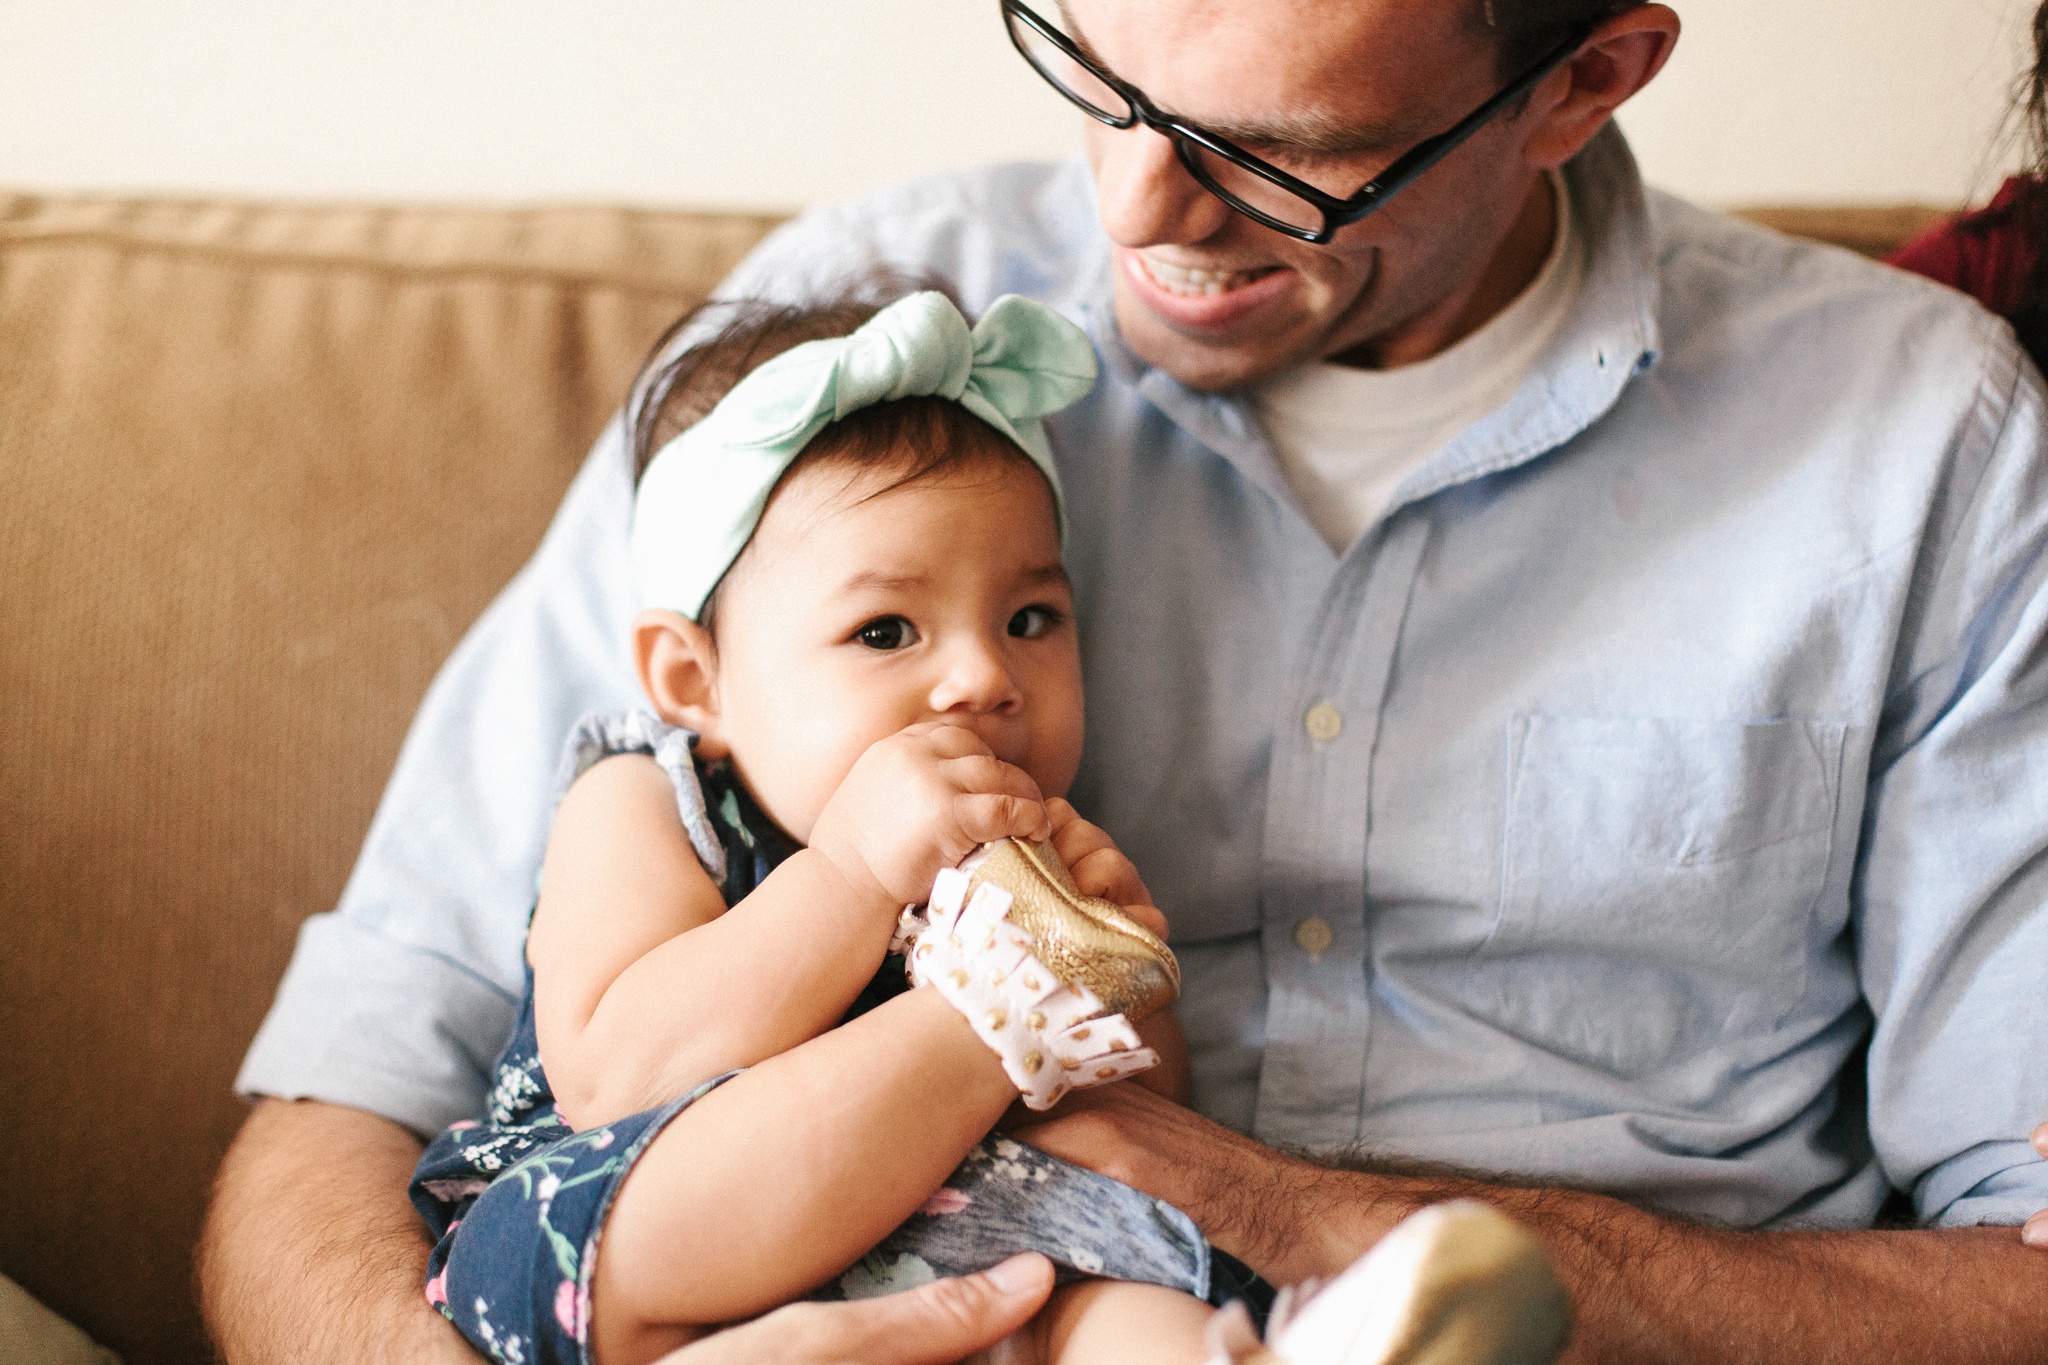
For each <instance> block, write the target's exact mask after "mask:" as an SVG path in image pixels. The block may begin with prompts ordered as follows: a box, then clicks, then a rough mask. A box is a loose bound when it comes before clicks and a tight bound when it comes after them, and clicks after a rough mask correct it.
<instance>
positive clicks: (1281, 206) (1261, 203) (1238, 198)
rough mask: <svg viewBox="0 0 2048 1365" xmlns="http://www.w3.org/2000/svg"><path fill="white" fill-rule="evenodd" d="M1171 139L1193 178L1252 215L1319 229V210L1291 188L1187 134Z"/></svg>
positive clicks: (1320, 217)
mask: <svg viewBox="0 0 2048 1365" xmlns="http://www.w3.org/2000/svg"><path fill="white" fill-rule="evenodd" d="M1174 140H1175V141H1176V142H1178V143H1179V144H1180V146H1181V155H1182V156H1184V157H1187V158H1189V159H1190V160H1191V161H1192V162H1193V163H1194V171H1195V176H1196V178H1197V179H1199V180H1201V181H1203V182H1204V183H1206V184H1207V185H1208V186H1209V188H1210V189H1212V190H1214V191H1215V192H1216V193H1217V194H1218V195H1220V196H1221V197H1222V198H1224V199H1227V200H1230V201H1232V202H1233V203H1235V204H1236V205H1237V206H1238V207H1240V208H1242V209H1245V210H1246V211H1248V212H1249V213H1251V214H1252V216H1253V217H1258V218H1265V219H1267V220H1268V221H1270V222H1274V223H1278V224H1281V225H1283V226H1286V227H1290V228H1295V229H1298V230H1299V231H1302V232H1319V231H1321V230H1322V226H1323V211H1322V210H1321V209H1319V208H1317V207H1316V206H1315V205H1314V204H1311V203H1309V202H1308V201H1307V200H1306V199H1303V198H1302V197H1301V196H1299V195H1297V194H1295V193H1294V192H1293V191H1292V190H1285V189H1282V188H1281V187H1280V186H1278V185H1276V184H1274V183H1273V182H1272V181H1271V180H1268V179H1266V177H1264V176H1262V175H1259V174H1258V173H1257V172H1255V171H1251V170H1247V169H1246V168H1245V167H1243V166H1240V165H1238V164H1237V163H1236V162H1235V161H1232V160H1230V159H1229V158H1227V157H1224V156H1221V155H1218V154H1217V153H1215V152H1212V151H1210V150H1209V149H1208V148H1207V147H1204V146H1203V145H1202V144H1201V143H1199V142H1194V141H1191V140H1189V139H1187V138H1176V139H1174Z"/></svg>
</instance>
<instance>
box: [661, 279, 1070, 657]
mask: <svg viewBox="0 0 2048 1365" xmlns="http://www.w3.org/2000/svg"><path fill="white" fill-rule="evenodd" d="M1094 385H1095V350H1094V347H1092V346H1091V345H1090V344H1089V341H1088V334H1087V333H1085V332H1083V331H1082V330H1081V329H1080V328H1079V327H1076V326H1075V325H1074V324H1073V323H1071V322H1069V321H1067V320H1066V319H1065V318H1063V317H1061V316H1060V315H1059V314H1058V313H1055V312H1054V311H1053V310H1052V309H1050V308H1047V307H1046V306H1045V305H1044V304H1041V303H1033V302H1032V301H1031V300H1029V299H1025V298H1019V297H1018V296H1016V295H1015V294H1005V295H1004V296H1003V297H1002V298H999V299H997V300H996V301H995V302H994V303H993V304H991V305H989V310H988V312H987V313H986V314H984V315H983V316H982V319H981V321H980V322H978V323H976V324H975V325H974V327H973V328H972V329H971V330H970V329H969V328H968V326H967V319H965V318H963V317H962V316H960V310H959V309H957V308H955V307H954V306H953V304H952V301H951V300H949V299H948V298H947V297H946V296H945V295H944V294H937V293H923V294H912V295H911V296H910V297H909V298H907V299H903V300H900V301H899V302H897V303H893V304H891V305H890V306H889V307H887V308H885V309H883V310H882V311H881V312H880V313H877V314H876V315H875V316H874V317H873V318H872V319H871V320H869V321H868V322H867V324H866V325H864V326H863V327H861V328H860V329H859V330H858V331H856V332H854V333H853V334H852V335H851V336H845V337H835V338H832V339H830V340H826V341H807V342H805V343H804V344H803V345H801V346H795V347H792V348H791V349H789V350H787V351H784V352H783V353H782V354H781V355H779V356H776V357H775V358H774V359H773V360H770V361H768V362H767V363H766V364H764V365H762V366H761V367H760V368H759V369H757V370H755V371H754V372H753V373H751V374H749V375H748V376H747V377H746V378H744V379H742V380H741V381H740V382H739V383H738V384H736V385H734V386H733V389H732V392H730V393H728V394H726V396H725V397H724V398H722V399H721V400H719V403H718V406H717V407H715V408H713V409H712V410H711V411H710V412H709V413H708V414H706V415H705V416H704V418H703V419H702V420H700V421H699V422H697V423H696V424H695V425H694V426H691V427H690V428H688V429H687V430H685V431H684V432H683V433H682V434H681V435H680V436H678V437H676V438H675V439H674V440H673V441H670V442H669V443H668V444H667V445H665V446H663V447H662V448H661V449H660V450H658V451H656V452H655V455H654V458H653V459H652V460H650V461H648V464H647V469H646V472H645V473H643V474H642V475H641V477H640V490H639V492H638V493H637V494H635V496H634V499H633V538H632V552H633V573H634V578H635V580H636V582H637V583H638V585H639V589H640V601H641V603H642V605H644V606H650V607H667V608H670V609H671V610H674V611H679V612H681V613H682V614H683V615H685V616H688V617H690V618H691V619H693V620H694V619H696V617H697V615H698V614H699V613H700V612H701V611H703V609H704V602H705V599H706V598H708V597H710V596H711V590H712V589H713V588H715V587H717V586H718V580H719V579H721V578H723V577H724V576H725V571H726V570H727V569H729V568H731V567H732V562H733V561H734V560H735V559H737V558H739V554H740V551H741V550H743V549H745V548H746V545H747V541H748V540H750V539H752V538H753V534H754V528H755V527H757V526H758V525H760V523H761V514H762V513H763V512H764V511H765V510H766V509H767V506H768V495H769V494H770V493H772V492H773V491H774V490H775V484H776V481H777V480H779V479H780V478H781V477H782V473H783V471H784V470H786V469H788V468H789V466H790V463H791V462H792V461H794V460H795V459H796V457H797V456H798V455H800V454H801V453H802V452H803V449H804V447H805V446H807V445H809V444H810V443H811V440H812V439H813V438H814V437H816V436H817V434H818V433H819V432H820V431H823V430H824V429H825V427H826V426H827V425H828V424H830V423H832V422H835V421H838V420H839V419H840V418H842V417H845V416H847V415H848V414H849V413H853V412H857V411H859V410H860V409H862V408H865V407H871V406H873V405H874V404H876V403H886V402H888V401H890V400H891V399H897V398H916V397H921V396H924V395H932V396H935V397H939V398H949V399H951V400H953V401H954V402H956V403H958V404H959V405H960V406H961V407H963V408H966V409H967V410H968V411H969V412H971V413H973V414H974V415H975V416H976V417H979V418H980V419H981V420H982V421H984V422H986V423H988V424H989V425H990V426H992V427H994V428H995V429H996V430H997V431H999V432H1001V433H1002V434H1003V435H1005V436H1007V437H1009V438H1010V439H1011V440H1013V441H1015V442H1016V443H1017V444H1018V445H1019V446H1020V447H1022V449H1023V451H1024V453H1025V454H1026V455H1029V456H1030V457H1031V462H1032V463H1033V464H1035V465H1037V466H1038V468H1039V470H1040V471H1041V472H1042V473H1043V474H1044V475H1045V478H1046V482H1047V483H1049V484H1051V485H1052V494H1053V505H1054V506H1055V507H1056V508H1057V509H1058V511H1059V518H1060V535H1061V538H1062V539H1064V538H1065V535H1066V505H1065V503H1064V501H1063V499H1062V495H1061V493H1060V481H1059V475H1058V474H1056V473H1055V472H1054V471H1053V465H1052V448H1051V447H1050V446H1049V445H1047V444H1046V439H1045V431H1044V428H1043V427H1041V426H1040V424H1039V419H1040V418H1041V417H1045V416H1048V415H1050V414H1052V413H1055V412H1058V411H1060V409H1062V408H1065V407H1068V406H1070V405H1071V404H1073V403H1075V402H1078V401H1079V400H1080V399H1081V398H1082V397H1083V396H1084V395H1086V394H1087V392H1088V390H1089V389H1091V388H1093V387H1094Z"/></svg>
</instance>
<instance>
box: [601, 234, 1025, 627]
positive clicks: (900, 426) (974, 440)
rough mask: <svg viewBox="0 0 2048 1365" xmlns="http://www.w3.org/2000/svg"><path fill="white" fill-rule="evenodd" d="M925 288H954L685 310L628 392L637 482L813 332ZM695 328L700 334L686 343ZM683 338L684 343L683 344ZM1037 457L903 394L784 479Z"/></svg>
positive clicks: (936, 470) (832, 428) (818, 441)
mask: <svg viewBox="0 0 2048 1365" xmlns="http://www.w3.org/2000/svg"><path fill="white" fill-rule="evenodd" d="M921 289H935V290H937V291H938V292H940V293H943V294H945V295H946V296H947V297H948V298H951V297H952V291H951V290H950V289H948V288H947V287H945V286H944V285H943V284H941V283H937V282H934V281H932V280H929V279H924V278H918V277H913V276H903V275H896V274H877V275H874V276H871V277H868V278H865V279H863V280H860V281H858V282H856V283H855V284H854V285H852V286H850V287H849V288H847V289H845V290H843V291H841V292H840V293H839V294H837V295H834V296H832V297H830V298H827V299H824V300H821V301H819V302H816V303H806V304H792V303H775V302H771V301H769V300H765V299H731V300H714V301H712V302H709V303H706V304H704V305H703V306H701V307H699V308H696V309H694V310H692V311H691V312H689V313H686V314H684V315H683V316H682V317H681V318H679V319H677V321H676V322H675V323H674V324H673V325H672V326H670V328H669V329H668V330H667V331H666V332H664V333H663V334H662V336H661V339H660V340H658V341H656V342H655V343H654V348H653V350H652V351H651V352H650V353H649V355H648V358H647V361H646V362H645V364H643V365H642V366H641V369H640V374H639V377H638V378H636V379H635V380H634V381H633V390H632V395H631V397H630V398H629V399H628V400H627V435H628V439H629V442H630V444H631V447H632V451H633V482H634V484H635V485H636V486H637V485H638V484H639V482H640V476H641V475H643V474H645V473H646V472H647V465H648V463H649V462H650V461H651V460H653V458H654V457H655V455H656V454H657V453H658V452H659V451H660V450H661V448H662V447H663V446H665V445H667V444H668V443H669V442H670V441H672V440H674V439H675V438H676V437H677V436H678V435H680V434H681V433H682V432H684V431H685V430H687V429H688V428H690V427H692V426H694V425H695V424H696V423H697V422H698V421H700V420H702V419H703V417H704V416H705V415H706V414H707V413H709V412H710V411H711V410H712V409H713V408H715V407H717V406H718V402H719V400H720V399H722V398H724V397H725V396H726V395H727V394H728V393H731V392H732V390H733V387H734V386H735V385H736V384H738V383H739V382H740V381H741V380H742V379H744V378H746V377H747V376H748V375H749V374H752V373H753V372H754V371H755V370H757V369H759V368H760V367H761V366H763V365H765V364H767V363H768V362H769V361H771V360H773V359H774V358H775V357H776V356H779V355H781V354H782V353H783V352H784V351H787V350H790V349H792V348H794V347H797V346H801V345H803V344H804V343H805V342H807V341H824V340H828V339H830V338H833V337H843V336H847V335H850V334H851V333H853V332H854V331H856V330H858V329H859V328H860V327H861V326H862V325H863V324H864V323H866V322H867V321H868V320H869V319H871V318H873V317H874V316H875V314H877V313H879V312H881V311H882V309H884V308H885V307H887V306H888V305H889V304H891V303H893V302H895V301H896V300H897V299H900V298H903V297H906V296H907V295H910V294H913V293H916V292H917V291H919V290H921ZM955 303H956V304H957V303H958V300H957V299H956V300H955ZM686 337H690V338H694V339H692V340H689V341H688V342H687V343H683V339H684V338H686ZM679 343H683V344H681V347H680V349H677V348H678V345H679ZM1030 458H1031V457H1030V456H1028V455H1026V454H1025V453H1024V452H1023V451H1022V450H1021V449H1019V448H1018V447H1017V445H1016V444H1015V443H1014V442H1012V441H1011V440H1010V439H1009V438H1008V437H1007V436H1004V435H1003V434H1002V433H1001V432H999V431H997V430H996V429H995V428H994V427H992V426H990V425H989V424H988V423H986V422H984V421H982V420H981V419H980V418H979V417H976V416H975V415H974V414H973V413H970V412H969V411H967V409H965V408H963V407H961V406H960V405H959V404H958V403H955V402H952V401H951V400H949V399H944V398H929V397H927V398H899V399H895V400H893V401H891V402H887V403H876V404H874V405H873V406H871V407H866V408H862V409H861V410H860V411H858V412H855V413H851V414H849V415H848V416H846V417H844V418H842V419H841V420H839V421H837V422H833V423H832V424H831V425H829V426H827V427H826V428H825V429H824V430H823V431H821V432H819V433H818V435H817V436H816V437H815V438H814V439H813V440H812V441H811V443H810V444H809V445H807V446H805V447H804V450H803V453H802V454H801V455H799V456H797V458H796V459H795V460H794V461H793V462H791V464H790V466H789V468H788V469H787V470H785V471H783V475H782V479H783V481H784V482H786V481H787V480H788V479H789V477H790V475H792V474H794V473H795V472H796V471H797V470H799V469H802V468H805V467H807V466H811V465H815V464H818V463H821V462H829V463H832V464H838V465H844V466H846V467H847V468H848V469H849V470H859V469H882V470H886V471H887V472H888V474H889V475H890V478H889V480H888V482H887V483H885V484H883V485H882V486H881V487H879V488H876V489H874V490H873V491H872V492H870V493H869V494H868V495H867V496H869V497H876V496H879V495H881V494H883V493H886V492H888V491H890V490H891V489H895V488H901V487H902V486H904V485H905V484H908V483H915V482H916V481H918V480H919V479H924V478H928V477H930V476H932V475H934V474H944V473H951V472H956V471H965V470H967V469H968V468H970V467H972V466H976V465H985V464H986V463H987V462H988V461H990V460H1004V459H1017V460H1023V461H1025V462H1027V463H1029V461H1030ZM1032 467H1033V468H1034V469H1035V468H1036V467H1037V466H1035V465H1033V466H1032ZM777 486H778V487H780V486H781V485H780V484H779V483H778V485H777ZM728 572H729V571H728ZM723 587H724V585H723V583H721V584H720V586H719V588H718V589H714V590H713V592H712V594H711V597H710V599H709V600H708V601H707V602H706V603H705V606H704V610H703V611H702V612H701V613H700V614H699V620H700V621H701V622H702V623H703V625H704V626H705V628H706V629H715V627H714V626H713V624H712V623H713V619H714V617H715V614H716V610H717V605H718V599H719V597H720V595H721V593H722V591H723Z"/></svg>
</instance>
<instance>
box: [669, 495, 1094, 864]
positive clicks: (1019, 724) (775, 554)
mask: <svg viewBox="0 0 2048 1365" xmlns="http://www.w3.org/2000/svg"><path fill="white" fill-rule="evenodd" d="M891 477H892V476H891V475H890V474H889V473H888V472H886V471H882V472H866V471H860V470H850V469H848V468H846V467H844V466H840V465H834V464H830V463H827V464H823V465H819V466H815V467H810V468H806V469H803V470H800V471H799V472H798V473H797V475H796V476H795V477H794V478H793V479H792V480H791V481H790V482H789V483H787V484H785V485H784V486H783V488H782V489H781V490H780V491H779V492H778V493H777V494H776V496H775V500H774V502H773V503H771V504H770V506H769V508H768V512H767V515H766V516H764V517H763V518H762V520H761V525H760V527H759V528H758V529H757V530H756V532H755V534H754V539H753V542H752V544H751V545H750V546H749V547H748V550H747V553H746V555H745V556H744V557H743V558H742V559H741V561H740V563H739V564H737V565H735V566H734V569H733V572H732V573H731V574H730V575H729V576H728V578H727V580H726V584H725V586H724V588H723V589H722V590H721V594H720V599H719V606H718V624H717V632H718V649H717V655H718V664H717V692H718V717H717V722H716V725H715V731H716V733H715V734H710V735H707V736H706V737H707V739H710V740H712V741H713V742H714V744H715V746H716V747H718V748H723V749H725V750H727V751H728V752H729V753H730V755H731V758H732V761H733V764H734V766H735V768H736V769H737V770H738V772H739V775H740V777H741V779H742V780H743V781H745V783H746V784H747V789H748V790H749V791H750V792H751V793H753V795H754V798H755V799H756V800H757V801H759V802H760V803H761V805H762V808H763V809H764V810H766V811H767V813H768V814H769V815H770V816H772V817H773V818H774V819H775V821H776V823H777V824H779V825H781V826H782V828H783V829H785V830H787V831H788V832H789V833H790V834H792V835H794V836H795V837H796V838H797V839H799V840H801V841H803V842H806V843H808V842H809V841H810V837H811V827H812V826H813V824H815V823H816V821H817V818H818V813H819V812H820V811H821V810H823V809H824V806H825V803H826V801H827V800H829V799H830V798H831V796H832V794H833V792H834V791H836V790H837V789H838V787H839V784H840V782H841V781H842V780H843V779H844V778H845V777H846V774H847V773H848V771H849V770H851V769H852V767H853V764H854V762H855V760H857V759H858V758H859V757H860V756H861V754H862V753H864V752H865V751H866V750H867V748H868V746H869V745H871V744H873V743H875V741H877V740H880V739H884V738H886V737H888V736H890V735H893V734H895V733H896V732H897V731H899V730H902V729H903V728H904V727H906V726H909V725H914V724H917V723H919V722H921V721H931V720H946V721H951V722H953V723H955V724H957V725H962V726H965V727H966V728H968V729H970V730H972V731H974V732H975V733H976V734H977V735H979V736H980V737H981V738H982V740H983V741H984V742H986V743H987V744H988V746H989V747H990V748H991V749H993V750H994V751H995V754H996V756H997V757H998V758H1000V759H1002V760H1004V761H1005V762H1008V763H1012V764H1015V765H1016V766H1017V767H1019V768H1022V769H1023V770H1024V771H1025V772H1027V773H1029V774H1030V775H1031V777H1032V778H1033V779H1034V780H1035V781H1036V782H1037V783H1038V786H1039V789H1040V790H1041V791H1043V792H1044V794H1045V795H1047V796H1049V797H1050V796H1059V795H1064V794H1065V792H1066V790H1067V788H1068V786H1069V785H1071V784H1072V782H1073V780H1074V772H1075V769H1076V768H1077V766H1078V765H1079V763H1080V760H1081V656H1080V650H1079V647H1078V644H1077V641H1076V636H1075V629H1074V620H1073V590H1072V588H1071V587H1070V586H1069V584H1068V582H1067V575H1066V571H1065V570H1064V569H1063V568H1061V566H1060V556H1059V531H1058V524H1057V522H1056V521H1055V512H1054V509H1053V500H1052V492H1051V490H1050V489H1049V488H1048V487H1047V486H1046V482H1045V479H1044V477H1043V476H1042V475H1040V474H1039V473H1038V471H1037V470H1035V469H1033V468H1032V467H1031V466H1029V465H1028V464H1026V463H1025V462H1024V461H1023V460H1022V459H996V458H991V459H988V460H985V461H976V462H975V463H973V464H971V465H969V466H967V467H966V468H964V469H959V470H953V471H948V472H945V473H941V474H937V475H934V476H931V477H928V478H925V479H921V480H919V481H917V482H915V483H912V484H908V485H906V486H904V487H901V488H895V489H889V490H888V491H886V492H879V491H878V490H881V489H884V488H887V485H888V484H889V482H890V481H891Z"/></svg>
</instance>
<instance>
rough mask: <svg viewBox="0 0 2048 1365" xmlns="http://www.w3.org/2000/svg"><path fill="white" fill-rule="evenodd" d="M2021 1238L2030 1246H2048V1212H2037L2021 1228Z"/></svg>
mask: <svg viewBox="0 0 2048 1365" xmlns="http://www.w3.org/2000/svg"><path fill="white" fill-rule="evenodd" d="M2020 1240H2021V1241H2022V1242H2025V1243H2026V1244H2027V1245H2028V1246H2030V1247H2048V1214H2041V1213H2037V1214H2035V1215H2034V1216H2033V1217H2032V1218H2029V1219H2028V1220H2027V1225H2026V1226H2025V1227H2023V1228H2021V1229H2020Z"/></svg>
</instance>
